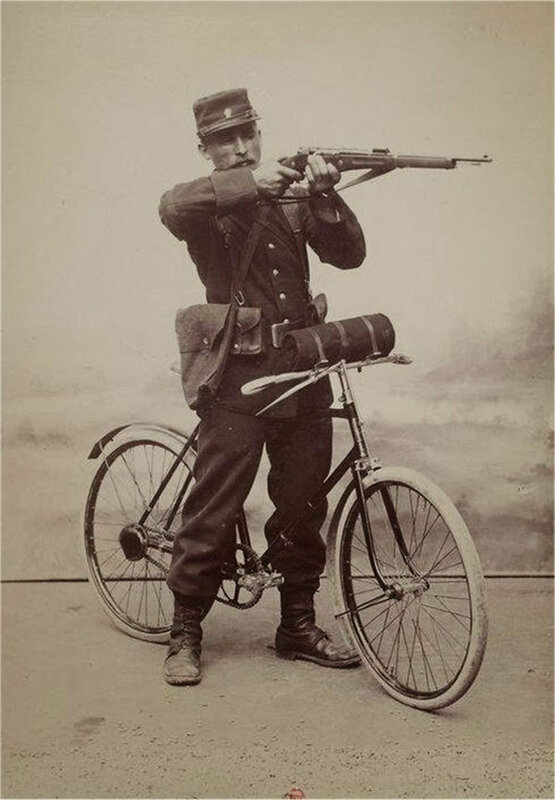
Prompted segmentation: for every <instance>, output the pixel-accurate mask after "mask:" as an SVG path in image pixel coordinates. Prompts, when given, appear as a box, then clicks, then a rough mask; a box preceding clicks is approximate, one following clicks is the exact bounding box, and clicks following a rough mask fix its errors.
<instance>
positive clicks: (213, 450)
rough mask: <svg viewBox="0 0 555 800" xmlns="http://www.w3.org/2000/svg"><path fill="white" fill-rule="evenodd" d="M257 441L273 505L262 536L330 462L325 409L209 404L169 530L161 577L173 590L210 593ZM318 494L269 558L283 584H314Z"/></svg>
mask: <svg viewBox="0 0 555 800" xmlns="http://www.w3.org/2000/svg"><path fill="white" fill-rule="evenodd" d="M264 445H265V446H266V452H267V455H268V460H269V462H270V470H269V474H268V495H269V497H270V500H271V501H272V503H273V505H274V507H275V510H274V512H273V513H272V515H271V516H270V518H269V519H268V521H267V522H266V524H265V527H264V533H265V536H266V539H267V541H268V543H270V542H271V541H272V540H273V539H274V537H275V536H276V534H277V533H278V531H279V530H280V529H281V528H282V527H283V526H284V524H286V523H287V522H288V521H289V520H290V519H291V518H292V517H293V516H294V515H295V513H296V512H298V511H299V510H300V509H301V508H302V507H303V505H304V502H305V501H306V500H307V499H308V498H309V497H310V495H311V494H312V493H313V492H314V491H315V490H316V489H317V488H318V487H319V486H320V485H321V483H322V481H323V480H324V479H325V478H326V476H327V474H328V472H329V470H330V466H331V451H332V420H331V418H330V417H329V415H325V416H323V415H317V416H310V415H308V414H303V415H298V416H296V417H290V418H263V417H255V416H252V415H249V414H241V413H239V412H236V411H232V410H229V409H226V408H223V407H221V406H220V407H218V406H213V407H211V408H210V409H208V410H207V411H205V412H203V414H202V417H201V422H200V428H199V439H198V455H197V458H196V460H195V464H194V468H193V474H194V478H195V482H194V484H193V487H192V489H191V491H190V493H189V494H188V496H187V498H186V500H185V504H184V508H183V515H182V525H181V527H180V528H179V529H178V531H177V532H176V535H175V541H174V547H173V556H172V561H171V565H170V570H169V573H168V578H167V581H168V585H169V587H170V589H172V591H173V592H174V593H177V594H180V595H185V596H189V597H204V598H213V597H215V595H216V594H217V592H218V588H219V586H220V582H221V568H222V564H223V561H224V560H225V558H226V555H228V554H229V552H230V550H231V549H232V547H233V542H234V535H235V534H234V530H235V520H236V518H237V515H238V514H239V512H240V510H241V508H242V507H243V504H244V502H245V500H246V498H247V496H248V494H249V492H250V490H251V487H252V485H253V482H254V479H255V477H256V473H257V470H258V467H259V464H260V459H261V457H262V452H263V448H264ZM326 513H327V503H326V502H325V501H323V502H322V503H321V504H320V505H319V506H318V508H317V509H316V510H314V511H313V512H312V514H311V516H310V518H309V520H308V521H307V523H306V524H304V525H303V528H302V530H299V531H298V532H296V536H295V540H294V544H293V546H292V547H291V548H283V549H281V550H280V552H279V553H276V555H275V558H273V559H272V567H273V568H274V569H276V570H278V571H279V572H280V573H281V574H282V575H283V577H284V582H285V584H288V585H293V586H306V587H310V588H312V589H316V588H318V585H319V577H320V575H321V574H322V572H323V570H324V566H325V560H326V548H325V545H324V542H323V540H322V537H321V536H320V528H321V526H322V524H323V522H324V519H325V517H326Z"/></svg>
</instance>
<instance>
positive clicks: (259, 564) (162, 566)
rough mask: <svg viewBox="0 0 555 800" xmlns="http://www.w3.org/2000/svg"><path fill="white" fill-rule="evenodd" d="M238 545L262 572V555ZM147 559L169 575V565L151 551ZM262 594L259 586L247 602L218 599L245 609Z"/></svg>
mask: <svg viewBox="0 0 555 800" xmlns="http://www.w3.org/2000/svg"><path fill="white" fill-rule="evenodd" d="M144 528H145V530H147V531H149V532H152V533H156V534H159V531H157V530H156V529H155V528H151V527H149V526H147V525H145V526H144ZM237 547H240V549H241V550H242V551H243V552H244V553H245V555H246V556H248V557H249V558H250V559H252V561H253V562H254V565H255V567H256V572H262V571H263V570H264V566H263V564H262V561H261V560H260V557H259V555H258V553H256V551H255V550H253V549H252V548H251V547H248V545H237ZM145 559H146V561H148V562H150V563H151V564H154V566H155V567H157V568H158V569H159V570H160V571H161V572H162V573H164V574H165V575H167V573H168V567H167V566H166V564H164V563H163V562H162V561H158V560H157V559H156V558H154V557H153V556H151V555H150V554H149V553H145ZM243 588H244V589H245V591H249V590H248V589H247V588H246V587H243ZM262 594H263V589H261V588H258V589H257V590H256V591H255V592H254V593H253V595H252V599H251V600H246V601H245V602H241V603H240V602H238V601H236V600H233V599H232V598H231V597H229V598H227V597H226V598H223V597H218V596H216V601H217V602H218V603H223V604H224V605H227V606H231V607H232V608H241V609H243V608H252V607H253V606H255V605H256V604H257V603H258V601H259V600H260V598H261V597H262Z"/></svg>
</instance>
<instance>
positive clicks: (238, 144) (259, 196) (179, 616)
mask: <svg viewBox="0 0 555 800" xmlns="http://www.w3.org/2000/svg"><path fill="white" fill-rule="evenodd" d="M193 110H194V114H195V118H196V122H197V130H198V136H199V139H200V143H199V145H198V149H199V151H200V153H201V154H202V155H203V156H204V158H206V159H207V160H209V161H211V162H212V164H213V166H214V171H213V172H212V173H211V174H210V175H209V176H208V177H205V178H200V179H198V180H194V181H192V182H189V183H180V184H178V185H177V186H175V188H173V189H171V190H170V191H168V192H166V193H165V194H164V195H163V197H162V200H161V204H160V217H161V220H162V222H163V224H164V225H165V226H166V227H167V228H168V229H169V230H170V231H171V233H172V234H173V235H174V236H175V237H177V239H179V240H182V241H185V242H186V244H187V248H188V251H189V254H190V256H191V258H192V260H193V261H194V263H195V265H196V268H197V270H198V273H199V276H200V278H201V280H202V282H203V284H204V285H205V287H206V296H207V301H208V302H209V303H229V302H230V293H231V264H232V263H234V262H236V261H237V260H238V258H239V254H240V253H241V250H242V248H243V245H244V243H245V240H246V239H247V236H248V234H249V231H250V230H251V228H252V227H253V222H254V220H255V218H256V217H257V215H258V213H259V211H260V208H261V206H263V205H269V209H267V215H266V217H265V220H264V224H263V225H261V226H258V227H259V232H258V239H257V241H256V247H255V249H254V252H253V256H252V259H251V263H250V267H249V270H248V273H247V275H246V278H245V280H244V282H243V284H242V295H243V296H242V297H241V301H242V302H243V301H244V302H245V303H246V304H247V305H248V306H252V307H257V308H260V309H261V320H262V323H261V324H262V345H263V346H262V351H261V352H258V353H257V354H255V355H253V354H248V355H237V356H236V355H230V356H229V358H228V360H227V363H226V367H225V370H224V373H223V377H222V380H221V385H220V387H219V390H218V392H217V394H216V396H215V397H213V398H212V399H210V401H207V402H205V403H203V404H202V405H201V406H200V407H199V408H197V413H198V414H199V416H200V419H201V423H200V432H199V441H198V456H197V459H196V463H195V467H194V475H195V484H194V486H193V488H192V491H191V492H190V494H189V496H188V497H187V500H186V502H185V506H184V510H183V524H182V527H181V528H180V530H179V531H178V532H177V534H176V537H175V543H174V551H173V558H172V563H171V567H170V571H169V575H168V584H169V586H170V588H171V590H172V591H173V593H174V596H175V612H174V620H173V626H172V631H171V639H170V646H169V650H168V654H167V657H166V661H165V678H166V680H167V681H168V683H171V684H196V683H198V682H199V681H200V677H201V673H200V654H201V640H202V629H201V622H202V619H203V617H204V616H205V615H206V614H207V613H208V611H209V609H210V607H211V606H212V603H213V602H214V599H215V596H216V594H217V592H218V588H219V585H220V582H221V578H222V566H223V564H224V561H225V560H226V555H228V554H229V552H230V548H232V547H233V541H234V539H233V537H234V528H235V519H236V517H237V514H238V512H239V511H240V509H241V508H242V506H243V504H244V501H245V499H246V497H247V495H248V493H249V491H250V489H251V486H252V484H253V481H254V478H255V476H256V472H257V469H258V466H259V463H260V458H261V454H262V450H263V447H264V445H265V446H266V451H267V454H268V458H269V461H270V472H269V476H268V494H269V497H270V499H271V500H272V503H273V504H274V506H275V511H274V513H273V514H272V516H271V517H270V519H269V520H268V521H267V523H266V526H265V535H266V537H267V539H268V541H269V542H271V541H272V539H273V537H274V536H275V535H276V533H277V532H278V531H279V529H280V528H281V527H283V524H284V521H287V519H288V517H290V515H292V514H294V513H295V511H296V510H298V509H299V507H300V505H301V504H302V502H303V500H304V499H306V497H308V496H309V495H310V494H311V493H312V492H313V491H314V490H315V489H316V488H317V487H318V486H319V485H320V484H321V482H322V481H323V480H324V479H325V477H326V476H327V474H328V471H329V468H330V464H331V446H332V444H331V443H332V424H331V418H330V416H329V405H330V403H331V400H332V395H331V390H330V386H329V383H328V382H327V380H322V381H320V382H319V383H317V384H315V385H313V386H311V387H309V388H307V389H305V390H303V391H302V392H300V393H299V394H298V395H294V396H293V397H290V398H287V399H286V400H285V401H284V402H282V403H280V404H279V405H276V406H275V407H274V408H272V409H271V410H269V411H268V412H266V413H265V414H263V415H262V416H255V414H256V412H257V411H258V410H259V409H261V408H263V407H264V406H265V405H267V404H268V403H269V402H270V401H271V400H272V398H273V397H276V396H277V395H278V394H279V389H275V388H272V389H267V390H265V391H264V392H262V396H260V395H254V396H251V397H244V396H243V395H242V394H241V391H240V388H241V385H242V384H243V383H245V382H247V381H249V380H252V379H254V378H257V377H262V376H264V375H268V374H275V373H278V372H283V371H286V370H287V364H286V362H285V359H284V356H283V354H282V351H281V350H280V349H279V347H276V346H275V345H276V343H279V342H276V337H275V335H274V336H273V337H272V334H273V333H274V334H275V332H276V330H278V329H277V328H276V325H279V331H280V333H282V332H283V330H284V329H287V328H288V326H291V327H299V325H300V324H302V320H304V319H305V315H306V311H307V307H308V304H309V302H310V294H309V288H308V260H307V256H306V243H308V244H309V245H310V247H311V248H312V249H313V250H314V251H315V252H316V254H317V255H318V256H319V258H320V260H321V261H324V262H326V263H329V264H332V265H333V266H335V267H339V268H340V269H352V268H355V267H358V266H360V264H361V263H362V261H363V260H364V257H365V243H364V236H363V233H362V230H361V228H360V226H359V224H358V222H357V220H356V217H355V216H354V214H353V213H352V211H351V210H350V209H349V208H348V207H347V206H346V204H345V203H344V202H343V201H342V200H341V199H340V197H339V196H338V195H337V194H336V193H335V191H334V189H333V186H334V185H335V184H336V183H337V181H338V180H339V178H340V175H339V172H338V171H337V169H336V168H335V167H334V166H333V165H329V164H327V163H326V162H325V161H324V159H323V158H322V157H321V156H318V155H313V156H310V157H309V159H308V164H307V167H306V170H305V174H304V175H301V174H300V173H299V172H296V171H295V170H293V169H290V168H288V167H287V166H284V165H283V164H281V163H280V162H279V161H277V160H271V161H266V162H263V163H261V133H260V130H259V128H258V125H257V120H258V119H259V117H258V115H257V114H256V112H255V111H254V109H253V108H252V106H251V104H250V102H249V99H248V95H247V92H246V90H245V89H234V90H230V91H224V92H219V93H217V94H214V95H210V96H209V97H203V98H201V99H200V100H197V101H196V102H195V104H194V106H193ZM303 178H306V181H307V187H308V192H309V194H310V197H309V200H308V202H298V203H297V204H294V206H295V211H294V213H291V212H290V210H289V213H287V215H286V214H285V213H284V208H286V206H282V205H280V204H279V203H278V202H277V201H278V200H279V199H280V198H282V197H283V195H284V194H286V193H287V194H290V193H291V192H292V191H294V190H295V189H297V191H298V187H293V189H291V188H290V187H291V185H292V184H294V183H295V182H298V181H300V180H302V179H303ZM293 196H294V195H293ZM289 209H290V206H289ZM292 220H293V227H292V224H291V222H292ZM222 223H225V226H224V225H223V224H222ZM293 228H295V232H294V230H293ZM299 321H301V323H300V322H299ZM325 516H326V504H325V503H324V504H322V505H321V506H320V507H319V508H318V509H317V511H315V512H314V515H313V517H312V519H311V521H310V523H308V524H307V525H306V526H305V528H304V530H302V531H299V532H298V536H297V538H296V541H295V544H294V546H293V547H292V548H289V549H283V550H282V551H281V553H280V554H279V555H278V556H276V558H275V560H274V561H273V563H272V566H273V567H274V569H276V570H278V571H279V572H280V573H281V574H282V575H283V578H284V583H283V585H282V586H280V589H279V591H280V602H281V622H280V625H279V627H278V629H277V632H276V651H277V654H278V655H279V656H281V657H283V658H291V659H293V658H303V659H306V660H310V661H313V662H315V663H317V664H321V665H323V666H330V667H347V666H354V665H356V664H358V663H359V660H358V657H357V656H356V655H355V654H354V653H353V652H349V651H346V650H343V649H339V648H338V647H336V646H335V645H334V644H333V643H332V642H331V641H330V639H329V638H328V636H327V635H326V633H325V632H324V631H323V630H321V629H320V628H318V627H317V626H316V624H315V615H314V604H313V598H314V593H315V592H316V590H317V589H318V586H319V579H320V575H321V573H322V571H323V569H324V566H325V545H324V543H323V541H322V538H321V536H320V527H321V525H322V524H323V521H324V519H325Z"/></svg>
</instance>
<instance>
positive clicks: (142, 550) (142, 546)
mask: <svg viewBox="0 0 555 800" xmlns="http://www.w3.org/2000/svg"><path fill="white" fill-rule="evenodd" d="M119 543H120V547H121V549H122V550H123V554H124V555H125V557H126V558H127V559H128V560H129V561H140V560H141V558H144V557H145V555H146V550H147V546H148V539H147V535H146V531H145V530H144V528H143V527H142V526H141V525H126V526H125V528H122V530H121V532H120V535H119Z"/></svg>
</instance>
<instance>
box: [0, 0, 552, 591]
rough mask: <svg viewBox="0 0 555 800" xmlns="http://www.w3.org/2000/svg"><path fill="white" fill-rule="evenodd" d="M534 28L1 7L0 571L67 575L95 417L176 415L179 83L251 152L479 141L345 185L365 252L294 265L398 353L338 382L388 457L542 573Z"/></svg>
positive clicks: (185, 117)
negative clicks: (236, 129)
mask: <svg viewBox="0 0 555 800" xmlns="http://www.w3.org/2000/svg"><path fill="white" fill-rule="evenodd" d="M552 32H553V5H552V4H551V3H543V2H491V3H490V2H409V3H407V2H354V3H350V2H323V3H322V2H294V3H287V2H283V3H274V2H252V3H251V2H241V3H239V2H223V3H217V2H215V3H212V2H210V3H205V2H42V3H35V2H4V3H2V35H3V53H2V58H3V61H2V72H3V108H2V111H3V115H2V139H3V162H2V164H3V183H2V191H3V331H2V333H3V375H4V441H5V454H4V498H5V504H4V531H5V533H4V556H5V560H4V567H5V574H8V575H10V576H15V577H19V576H21V575H29V574H31V575H32V576H35V577H36V576H41V575H44V574H47V575H50V576H52V575H60V574H63V575H67V574H70V575H74V574H76V573H79V574H82V572H83V564H82V559H81V554H80V552H79V548H80V545H79V544H78V542H79V540H80V537H81V533H80V526H79V518H80V514H81V510H82V507H83V504H84V501H85V497H86V486H87V484H88V482H89V481H90V473H89V472H86V473H85V472H84V471H83V470H84V468H85V467H92V468H94V464H92V465H91V464H89V465H87V462H86V456H87V453H88V451H89V449H90V447H91V446H92V443H93V442H94V441H95V439H97V438H98V437H99V436H100V435H101V434H102V433H103V432H104V431H105V430H107V429H109V428H110V427H112V426H115V425H118V424H123V423H125V422H127V421H129V420H130V419H131V418H138V419H144V418H145V416H146V417H147V418H149V419H156V420H158V421H166V422H173V423H174V424H183V425H185V424H187V425H189V424H190V420H191V419H192V415H191V414H190V412H188V411H187V410H186V409H185V406H184V403H183V400H182V396H181V390H180V388H179V384H178V380H177V378H176V377H175V376H173V375H172V374H171V373H170V372H169V369H168V367H169V365H170V363H171V362H172V361H173V360H175V359H176V357H177V348H176V342H175V335H174V317H175V311H176V309H177V308H178V307H179V306H186V305H189V304H191V303H195V302H202V301H203V299H204V293H203V287H202V285H201V283H200V281H199V279H198V277H197V275H196V271H195V269H194V266H193V264H192V262H191V260H190V259H189V257H188V255H187V252H186V248H185V246H184V245H183V244H182V243H179V242H177V240H175V239H174V238H173V237H172V236H171V235H170V234H169V232H168V231H167V230H166V229H165V228H164V227H163V226H162V225H161V223H160V221H159V218H158V203H159V198H160V196H161V194H162V193H163V192H164V191H165V190H166V189H168V188H170V187H172V186H173V185H174V184H175V183H178V182H180V181H186V180H191V179H192V178H195V177H198V176H200V175H203V174H206V173H207V163H206V162H205V161H204V160H203V159H202V158H201V157H200V155H199V154H198V153H197V150H196V144H197V140H196V135H195V126H194V120H193V115H192V111H191V106H192V102H193V100H194V99H195V98H197V97H199V96H202V95H205V94H208V93H211V92H215V91H219V90H221V89H225V88H232V87H238V86H246V87H247V88H248V90H249V93H250V97H251V100H252V103H253V105H254V107H255V108H256V109H257V111H258V113H259V114H260V116H261V120H260V125H261V130H262V137H263V156H264V157H267V158H270V157H279V156H283V155H287V154H292V153H293V152H295V151H296V150H297V148H298V147H299V146H301V145H320V146H328V147H350V148H352V147H356V148H363V149H372V148H390V150H391V151H392V152H393V153H401V154H417V155H432V156H449V157H452V156H463V157H477V156H482V155H484V154H488V155H490V156H491V157H492V158H493V163H492V164H488V165H483V166H479V167H477V166H470V165H461V166H460V167H459V168H458V169H456V170H453V171H439V170H436V171H433V170H398V171H397V172H394V173H392V174H390V175H386V176H384V177H381V178H378V179H376V180H375V181H372V182H370V183H366V184H362V185H361V186H358V187H355V188H353V189H349V190H347V192H345V194H344V197H345V199H346V200H347V201H348V203H349V204H350V205H351V207H352V208H353V210H354V211H355V213H356V214H357V216H358V218H359V220H360V222H361V224H362V227H363V229H364V231H365V234H366V238H367V246H368V258H367V260H366V262H365V264H364V265H363V266H362V267H361V268H359V269H357V270H353V271H351V272H348V273H344V272H341V271H339V270H335V269H333V268H332V267H329V266H325V265H320V264H319V263H318V261H317V259H316V258H315V257H313V258H312V272H313V280H312V282H313V288H314V290H315V291H325V292H326V293H327V295H328V300H329V305H330V319H344V318H348V317H351V316H355V315H357V314H361V313H369V312H383V313H386V314H388V315H389V316H390V318H391V319H392V321H393V323H394V326H395V328H396V332H397V348H398V349H399V350H400V351H402V352H408V353H409V354H410V355H412V356H414V358H415V360H414V364H413V365H412V366H411V367H410V368H393V367H387V368H385V367H384V368H382V367H380V368H378V369H376V370H373V369H370V370H366V372H365V374H364V375H362V376H361V377H360V384H359V385H360V391H361V394H360V396H361V398H362V402H363V408H364V414H365V415H368V414H371V415H373V419H374V420H375V419H377V420H378V421H380V420H381V422H382V423H384V424H390V425H392V426H393V427H394V430H393V429H391V430H386V429H385V428H383V426H382V428H381V429H380V430H381V431H382V432H383V444H385V448H384V449H385V455H386V456H387V459H388V463H391V461H392V459H393V458H395V459H396V460H397V459H398V460H400V461H401V462H402V463H406V465H407V466H414V467H417V468H422V469H425V470H426V471H428V472H430V473H431V475H432V476H433V477H434V478H435V479H436V480H440V482H441V483H442V485H444V486H446V488H447V489H448V490H449V491H450V492H451V493H453V496H454V497H455V499H456V500H457V501H458V502H459V504H460V506H461V507H462V508H463V511H464V512H465V515H467V517H468V518H469V520H470V522H471V523H472V525H473V531H475V532H476V536H477V540H478V541H479V542H481V552H482V554H483V555H485V558H486V562H487V563H488V564H490V565H491V564H493V565H496V564H497V565H499V564H500V563H502V566H504V567H507V564H509V565H514V566H520V567H525V568H533V569H536V570H538V569H539V570H544V569H545V568H547V569H549V563H550V562H549V552H550V549H551V546H552V545H551V541H552V523H551V502H552V484H551V463H552V461H551V459H552V453H551V449H550V447H551V445H552V440H550V439H549V430H550V417H551V393H552V383H551V374H552V368H551V363H552V362H551V348H552V257H553V231H552V221H553V202H552V200H553V194H552V188H553V186H552V183H553V149H552V146H553V130H552V128H553V125H552V120H553V57H552V56H553V47H552V39H553V34H552ZM351 175H352V173H351ZM380 370H381V372H380ZM375 372H376V373H379V378H378V379H376V378H375V377H374V373H375ZM370 373H372V375H370ZM411 426H412V427H411ZM418 426H420V427H418ZM259 496H260V497H262V495H259ZM257 502H258V501H257ZM260 502H262V500H261V501H260ZM45 531H46V534H45V535H47V536H48V537H53V538H52V541H55V542H56V546H55V547H47V548H37V546H36V541H37V539H36V537H37V535H38V532H40V533H41V534H44V532H45ZM503 537H505V538H503ZM48 541H49V542H50V541H51V540H50V539H48ZM499 542H501V545H499ZM488 548H489V549H488ZM500 558H501V561H500Z"/></svg>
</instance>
